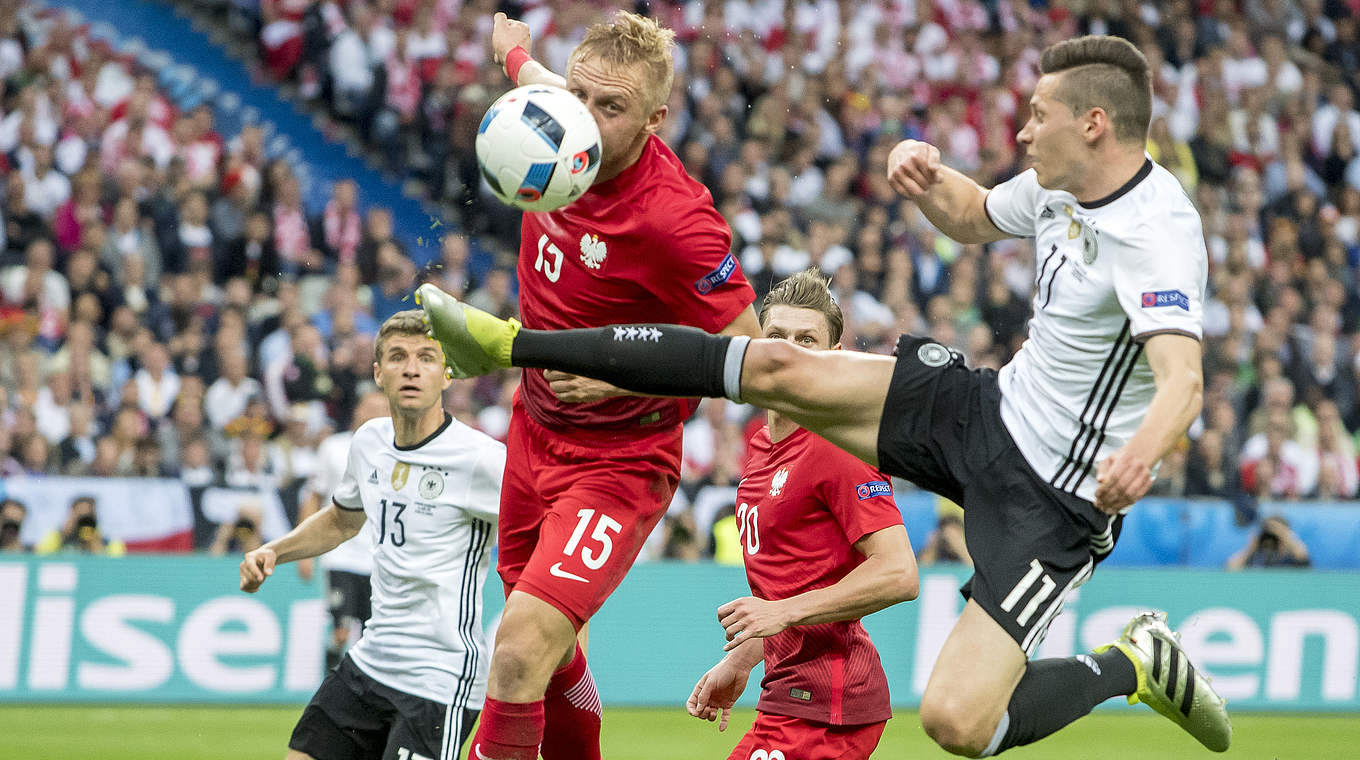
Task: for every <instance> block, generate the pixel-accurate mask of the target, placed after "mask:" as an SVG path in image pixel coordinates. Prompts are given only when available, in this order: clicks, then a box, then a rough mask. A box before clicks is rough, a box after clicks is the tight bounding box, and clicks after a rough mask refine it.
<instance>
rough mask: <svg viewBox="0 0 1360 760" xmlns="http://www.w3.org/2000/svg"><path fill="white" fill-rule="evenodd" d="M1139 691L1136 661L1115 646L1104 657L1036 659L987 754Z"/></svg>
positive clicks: (1041, 734)
mask: <svg viewBox="0 0 1360 760" xmlns="http://www.w3.org/2000/svg"><path fill="white" fill-rule="evenodd" d="M1137 688H1138V674H1137V672H1136V671H1134V669H1133V663H1132V662H1130V661H1129V658H1128V657H1127V656H1125V655H1124V653H1123V652H1121V651H1119V650H1118V649H1116V648H1114V647H1110V648H1109V649H1107V650H1105V651H1104V652H1101V653H1100V654H1085V655H1081V656H1080V657H1066V658H1052V659H1047V660H1035V661H1033V662H1031V663H1029V664H1028V665H1027V666H1026V667H1025V675H1024V676H1023V677H1022V678H1021V679H1020V683H1019V684H1017V685H1016V687H1015V691H1014V692H1013V693H1012V694H1011V701H1010V704H1009V705H1007V706H1006V714H1005V716H1004V717H1002V719H1001V725H1000V726H997V736H996V737H994V738H993V739H992V746H991V747H988V750H989V752H987V753H986V754H989V755H995V754H997V753H1000V752H1002V751H1005V750H1008V749H1010V748H1011V747H1019V746H1020V745H1022V744H1029V743H1030V742H1034V741H1038V740H1039V739H1042V738H1044V737H1045V736H1048V735H1049V734H1051V733H1053V732H1054V731H1057V730H1058V729H1060V728H1062V727H1063V726H1065V725H1067V724H1068V723H1071V722H1072V721H1074V720H1076V719H1077V718H1080V717H1081V716H1083V715H1085V714H1086V713H1089V712H1091V708H1093V707H1095V706H1096V705H1098V704H1100V703H1101V702H1104V701H1105V700H1107V699H1109V698H1111V697H1117V696H1120V695H1128V694H1132V693H1133V692H1134V691H1135V690H1137Z"/></svg>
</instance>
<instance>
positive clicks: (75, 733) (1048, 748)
mask: <svg viewBox="0 0 1360 760" xmlns="http://www.w3.org/2000/svg"><path fill="white" fill-rule="evenodd" d="M300 712H301V707H300V706H298V707H260V708H257V707H155V706H145V707H142V706H131V707H91V706H84V705H52V706H42V707H26V706H25V707H19V706H0V758H14V760H19V759H20V758H23V759H24V760H75V759H76V758H81V759H82V760H83V759H85V758H90V759H92V760H133V759H134V758H135V759H136V760H170V759H171V758H174V759H175V760H244V759H246V758H251V759H254V758H282V757H283V755H284V745H285V743H286V742H287V740H288V734H289V731H290V730H291V729H292V726H293V722H294V721H295V720H296V719H297V716H298V714H299V713H300ZM754 716H755V714H754V712H752V711H749V710H743V711H738V712H737V713H736V714H734V715H733V720H732V725H731V726H729V727H728V730H727V731H726V732H725V733H721V734H720V733H718V730H717V726H716V724H710V723H705V722H702V721H698V720H695V719H693V718H690V717H689V716H688V715H686V714H685V712H684V710H683V708H678V709H674V710H666V709H647V708H606V710H605V721H604V736H603V744H604V756H605V757H606V758H610V759H611V760H616V759H617V760H623V759H627V760H682V759H683V760H704V759H710V758H711V759H712V760H723V759H724V758H726V757H727V753H728V752H729V751H731V749H732V746H733V745H734V744H736V742H737V739H738V738H739V737H740V736H741V733H742V732H743V731H745V730H746V728H747V727H748V726H749V725H750V722H751V720H753V719H754ZM1234 726H1235V730H1234V736H1233V747H1232V749H1231V750H1230V751H1228V752H1227V753H1226V754H1224V755H1214V754H1213V753H1211V752H1208V751H1207V750H1204V749H1202V748H1200V746H1199V745H1198V744H1196V743H1195V742H1194V740H1193V739H1191V738H1190V737H1189V736H1187V735H1185V734H1183V733H1182V732H1181V731H1180V729H1178V728H1176V727H1175V726H1173V725H1171V723H1170V722H1168V721H1166V720H1165V719H1163V718H1161V717H1159V716H1157V715H1154V714H1152V713H1150V712H1148V713H1143V712H1142V711H1141V710H1140V711H1139V712H1137V713H1125V712H1114V711H1100V712H1097V713H1096V714H1095V715H1094V716H1091V717H1088V718H1084V719H1082V720H1081V721H1078V722H1077V723H1076V724H1075V725H1073V726H1070V727H1068V728H1067V729H1065V730H1063V731H1062V732H1060V733H1058V734H1057V735H1056V736H1053V737H1050V738H1048V739H1046V740H1044V741H1043V742H1040V743H1039V744H1037V745H1034V746H1031V747H1026V748H1022V749H1019V750H1015V751H1012V752H1008V753H1006V755H1005V756H1006V757H1008V758H1014V759H1015V760H1026V759H1028V760H1095V759H1098V758H1120V759H1122V758H1134V757H1141V758H1157V760H1173V759H1175V758H1200V759H1201V760H1206V759H1207V758H1211V757H1225V758H1252V760H1258V759H1264V760H1271V759H1272V758H1278V759H1279V760H1296V759H1299V760H1302V759H1305V758H1329V759H1330V758H1343V757H1356V756H1357V749H1356V748H1357V747H1360V718H1358V717H1357V716H1355V715H1331V716H1327V715H1292V714H1290V715H1279V714H1261V713H1257V714H1241V715H1236V716H1234ZM874 757H875V758H912V760H917V759H919V758H945V757H950V755H947V754H946V753H945V752H943V751H942V750H940V749H938V748H936V747H935V746H934V745H933V744H931V742H930V740H929V739H928V738H926V736H925V734H924V733H922V732H921V726H920V722H919V721H918V719H917V716H916V714H915V713H912V712H907V711H905V710H899V711H898V713H897V717H895V718H894V719H893V720H891V721H889V722H888V729H887V731H886V732H885V733H884V735H883V741H882V742H881V743H880V744H879V747H878V751H877V752H875V753H874ZM789 760H797V758H796V757H794V756H790V757H789Z"/></svg>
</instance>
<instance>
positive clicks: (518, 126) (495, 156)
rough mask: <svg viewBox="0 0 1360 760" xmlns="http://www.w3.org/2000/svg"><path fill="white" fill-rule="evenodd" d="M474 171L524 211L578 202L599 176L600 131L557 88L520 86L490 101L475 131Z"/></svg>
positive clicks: (573, 99) (581, 107)
mask: <svg viewBox="0 0 1360 760" xmlns="http://www.w3.org/2000/svg"><path fill="white" fill-rule="evenodd" d="M477 165H478V166H479V167H480V168H481V170H482V177H483V178H485V179H486V183H487V185H489V186H490V187H491V192H492V193H494V194H495V196H496V197H497V198H499V199H500V200H501V201H503V202H505V203H507V204H509V205H511V206H514V207H515V208H519V209H523V210H525V211H552V210H553V209H559V208H562V207H563V206H565V205H567V204H568V203H571V202H572V201H574V200H576V199H577V198H579V197H581V194H582V193H584V192H585V191H586V190H587V189H588V188H589V187H590V185H591V183H593V182H594V181H595V175H596V174H597V173H598V172H599V171H600V129H599V127H598V126H596V124H595V118H594V117H592V116H591V115H590V111H588V110H587V109H586V107H585V104H584V103H582V102H581V101H580V100H578V99H577V98H576V96H575V95H572V94H571V93H569V92H567V91H566V90H564V89H562V88H560V87H549V86H546V85H525V86H523V87H517V88H515V89H513V90H511V91H509V92H507V93H505V94H504V95H502V96H501V97H500V98H499V99H497V100H496V102H495V103H492V104H491V107H490V108H488V109H487V111H486V116H483V117H482V123H481V125H480V126H478V127H477Z"/></svg>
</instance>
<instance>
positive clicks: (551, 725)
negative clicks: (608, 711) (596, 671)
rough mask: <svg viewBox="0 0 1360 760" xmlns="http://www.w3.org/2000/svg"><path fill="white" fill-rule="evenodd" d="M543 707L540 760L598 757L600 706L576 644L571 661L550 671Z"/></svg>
mask: <svg viewBox="0 0 1360 760" xmlns="http://www.w3.org/2000/svg"><path fill="white" fill-rule="evenodd" d="M543 706H544V709H543V714H544V719H545V720H544V724H543V750H542V752H543V760H600V715H601V712H602V711H603V707H602V706H601V705H600V696H599V694H597V693H596V692H595V679H594V678H592V677H591V675H590V668H589V667H587V665H586V655H585V652H582V651H581V647H580V645H579V644H578V645H577V646H576V656H575V657H573V658H572V660H571V662H570V663H568V664H567V666H566V667H564V668H562V669H561V670H559V671H557V672H556V673H553V677H552V680H551V681H549V682H548V693H547V695H546V696H544V698H543Z"/></svg>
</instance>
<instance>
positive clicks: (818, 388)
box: [741, 340, 1004, 705]
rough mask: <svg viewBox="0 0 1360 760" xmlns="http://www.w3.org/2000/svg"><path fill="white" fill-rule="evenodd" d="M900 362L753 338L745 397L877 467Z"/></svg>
mask: <svg viewBox="0 0 1360 760" xmlns="http://www.w3.org/2000/svg"><path fill="white" fill-rule="evenodd" d="M896 366H897V359H895V358H893V357H891V356H883V355H881V354H865V353H859V352H855V351H809V350H807V349H805V348H800V347H799V346H795V345H793V344H791V343H789V342H788V341H784V340H753V341H751V344H750V345H749V346H748V347H747V349H746V358H745V361H744V362H742V365H741V396H742V400H743V401H745V402H747V403H750V404H754V405H756V406H758V407H760V408H762V409H769V410H772V411H775V412H779V413H780V414H782V415H784V416H786V417H788V418H789V419H792V420H793V421H794V422H797V423H798V424H799V425H801V426H802V427H805V428H807V429H808V430H811V431H812V432H814V433H816V434H817V435H820V436H821V437H823V438H825V439H826V440H828V441H830V442H831V443H834V444H836V445H837V446H839V447H840V448H842V449H845V450H846V451H848V452H850V453H851V454H853V455H855V456H856V457H858V458H859V459H861V460H863V461H865V462H867V463H869V464H871V465H874V466H877V465H878V426H879V423H880V422H881V421H882V417H883V402H884V400H885V399H887V397H888V386H889V384H890V383H891V382H892V375H893V369H894V368H895V367H896ZM1003 705H1004V703H1003Z"/></svg>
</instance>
